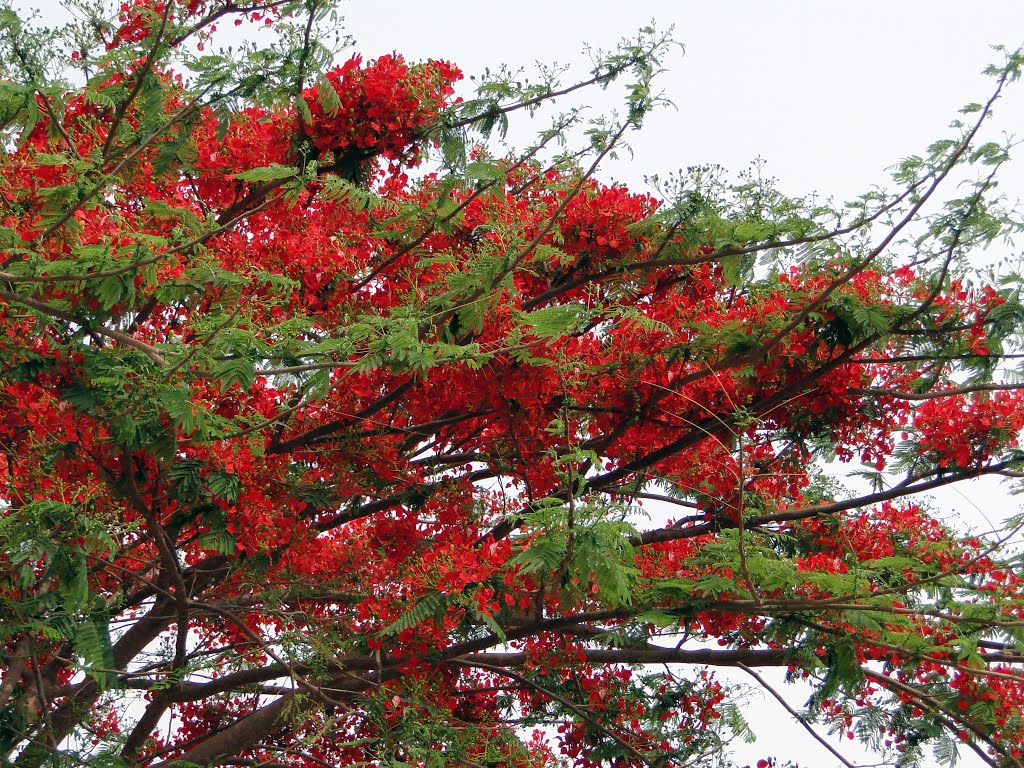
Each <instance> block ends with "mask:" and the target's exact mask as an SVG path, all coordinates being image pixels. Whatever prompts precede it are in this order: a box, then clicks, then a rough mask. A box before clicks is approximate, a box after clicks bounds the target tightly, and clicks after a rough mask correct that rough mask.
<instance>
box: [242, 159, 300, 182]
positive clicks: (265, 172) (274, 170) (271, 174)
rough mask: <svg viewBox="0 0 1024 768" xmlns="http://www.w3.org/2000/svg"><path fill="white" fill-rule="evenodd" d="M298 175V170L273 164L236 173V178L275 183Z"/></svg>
mask: <svg viewBox="0 0 1024 768" xmlns="http://www.w3.org/2000/svg"><path fill="white" fill-rule="evenodd" d="M298 175H299V170H298V168H293V167H292V166H288V165H279V164H278V163H271V164H270V165H267V166H264V167H263V168H253V169H252V170H250V171H242V172H241V173H236V174H235V178H236V179H237V180H238V181H274V180H276V179H290V178H292V177H293V176H298Z"/></svg>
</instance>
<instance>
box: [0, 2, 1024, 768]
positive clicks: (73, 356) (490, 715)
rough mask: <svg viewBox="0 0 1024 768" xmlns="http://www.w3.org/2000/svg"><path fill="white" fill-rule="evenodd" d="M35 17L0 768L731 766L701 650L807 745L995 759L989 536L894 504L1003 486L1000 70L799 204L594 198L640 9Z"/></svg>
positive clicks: (1012, 594)
mask: <svg viewBox="0 0 1024 768" xmlns="http://www.w3.org/2000/svg"><path fill="white" fill-rule="evenodd" d="M72 10H73V12H72V13H70V14H69V16H68V18H69V19H70V21H69V22H68V23H65V24H62V25H60V26H58V27H54V28H45V27H43V26H40V25H38V24H32V23H29V22H27V21H26V20H24V19H22V18H20V17H19V15H18V14H17V13H16V12H15V11H14V10H13V9H12V8H10V7H7V6H3V7H2V8H0V35H2V39H0V131H2V138H0V143H2V154H0V404H2V408H3V413H4V418H3V420H2V422H0V453H2V460H0V543H2V549H0V671H2V678H0V763H3V764H11V765H14V766H18V768H42V767H43V766H97V767H103V768H126V767H127V766H145V767H146V768H186V766H195V765H198V766H213V765H236V766H253V767H254V768H255V767H256V766H268V767H270V766H273V767H275V768H276V767H282V768H283V767H284V766H295V767H296V768H316V767H318V766H319V767H321V768H322V767H323V766H390V767H394V768H401V767H404V766H452V765H458V766H491V767H497V766H505V767H506V768H527V767H528V766H529V767H531V768H540V767H541V766H552V767H553V766H567V765H572V766H580V767H581V768H587V767H589V766H627V765H628V766H633V765H637V766H639V765H647V766H662V767H664V768H668V767H669V766H677V767H678V766H700V765H727V764H728V760H727V758H726V757H724V755H726V754H727V753H728V750H729V745H730V742H732V741H733V740H734V739H745V738H749V736H750V733H751V727H750V725H749V724H748V723H747V722H746V721H745V719H744V717H743V712H742V708H741V706H740V705H739V703H738V702H739V701H740V697H741V696H742V689H741V688H740V687H739V686H738V684H737V683H736V682H735V680H736V679H737V677H736V675H730V676H728V677H727V678H723V677H722V676H721V675H720V674H718V673H717V670H719V669H720V668H732V669H733V670H736V671H737V672H738V673H740V674H743V675H745V676H746V677H747V678H748V679H749V682H750V684H752V685H754V686H763V687H764V688H765V689H766V690H768V691H769V692H770V693H771V694H772V695H773V696H777V697H779V699H780V701H782V702H783V706H785V707H786V708H787V709H788V710H789V711H790V713H791V714H792V715H793V717H795V718H798V719H799V721H800V722H801V723H802V724H804V726H805V727H806V729H807V732H808V738H815V739H818V740H819V741H820V742H821V743H823V744H824V745H826V747H827V748H828V749H829V750H830V751H832V752H833V754H834V755H835V756H836V759H838V760H840V761H842V762H844V763H845V764H847V765H849V764H850V763H849V762H848V761H847V760H846V759H845V758H843V757H842V755H841V750H839V749H837V748H836V747H835V746H833V745H834V744H835V740H834V739H833V738H831V737H829V734H830V733H831V734H834V733H837V732H838V733H841V734H847V735H849V736H850V738H859V739H860V740H861V741H863V742H864V743H865V744H867V745H868V746H869V747H870V748H872V749H875V750H877V751H879V752H881V753H883V754H884V755H886V756H887V759H889V760H890V761H891V762H893V763H894V764H896V765H899V766H912V765H917V764H921V763H927V762H928V761H930V760H933V759H937V760H939V761H940V762H943V763H946V764H949V765H952V764H953V763H954V762H955V761H956V757H957V754H958V753H959V752H962V751H973V752H974V753H976V755H977V756H978V757H980V759H982V760H984V761H985V762H986V763H988V764H990V765H993V766H1017V767H1018V768H1021V767H1022V766H1024V669H1022V664H1024V591H1022V587H1021V583H1022V578H1024V577H1022V576H1021V564H1020V561H1019V551H1018V549H1017V548H1016V546H1015V542H1016V541H1017V540H1019V532H1020V530H1021V528H1022V527H1024V518H1020V519H1011V520H1009V521H1007V522H1006V523H1005V525H1004V526H1002V527H1000V528H999V529H998V530H993V531H988V532H984V533H979V532H971V531H967V530H965V529H964V528H962V527H957V526H955V525H950V524H948V523H947V522H945V521H944V517H943V515H942V510H937V509H933V508H931V507H930V506H929V504H928V503H926V502H924V501H922V500H921V498H920V496H919V495H920V494H922V493H926V492H927V491H930V490H933V489H936V488H939V487H941V486H945V485H949V484H952V483H956V482H960V481H964V480H969V479H972V478H977V477H981V476H984V475H995V476H1004V477H1006V478H1011V479H1015V478H1019V477H1022V476H1024V475H1022V473H1024V450H1022V449H1021V448H1020V447H1019V445H1018V439H1019V436H1020V433H1021V430H1022V428H1024V384H1021V383H1020V382H1021V380H1022V379H1021V371H1020V368H1019V363H1018V362H1017V361H1018V360H1019V359H1020V358H1021V357H1022V356H1024V349H1022V344H1021V342H1022V339H1021V333H1020V331H1021V327H1022V326H1021V322H1022V319H1024V307H1022V304H1021V297H1020V281H1021V278H1020V277H1019V276H1018V275H1017V274H1016V273H1015V272H1014V269H1015V267H1016V264H1015V262H1014V260H1013V259H1011V258H1009V257H1007V258H1006V259H1004V261H1003V263H1002V264H1000V265H999V267H998V268H992V269H988V270H979V269H978V268H977V263H978V254H979V253H980V252H981V251H982V250H983V249H986V248H990V253H991V252H994V251H996V250H997V249H999V250H1008V249H1009V246H1008V245H1007V242H1008V238H1009V237H1010V236H1012V235H1014V234H1015V233H1017V232H1019V230H1020V223H1019V222H1018V220H1017V219H1015V218H1014V216H1013V211H1012V208H1011V207H1009V206H1006V205H1004V204H1003V202H1002V201H1001V199H1000V198H999V197H998V195H997V192H996V182H997V174H998V172H999V171H1000V169H1001V168H1002V167H1003V166H1004V164H1005V162H1006V161H1007V159H1008V156H1009V150H1010V148H1011V147H1012V140H1009V139H1007V140H1006V141H1004V142H1002V143H1000V142H998V141H989V140H988V139H987V138H986V129H987V127H988V124H989V122H990V121H991V115H992V108H993V105H994V104H995V103H996V101H997V100H998V99H999V97H1000V95H1001V94H1002V92H1003V90H1004V88H1005V87H1007V86H1008V84H1009V83H1010V82H1011V81H1014V80H1016V79H1018V77H1019V75H1020V70H1021V66H1022V64H1024V57H1022V55H1021V54H1020V53H1018V52H1010V51H1000V53H999V55H1000V56H1001V59H1000V61H999V62H998V63H997V64H995V65H993V66H992V67H991V68H990V70H989V74H990V75H991V76H992V82H993V88H992V91H991V92H990V93H989V94H988V96H987V97H986V99H985V100H984V101H982V102H979V103H976V104H969V105H967V106H966V107H964V109H963V110H962V111H961V114H960V115H959V116H958V118H957V120H956V121H955V122H954V123H953V125H952V128H951V130H950V133H949V136H948V137H947V138H944V139H941V140H939V141H936V142H935V143H934V144H932V145H931V146H930V147H928V148H927V149H926V150H925V151H924V152H923V153H922V154H921V155H919V156H914V157H910V158H908V159H906V160H904V161H903V162H901V163H900V164H899V165H897V166H896V167H895V169H894V172H893V177H892V180H891V182H890V184H889V188H888V189H882V188H878V189H874V190H871V191H869V192H868V193H866V194H864V195H863V196H862V197H860V198H858V199H857V200H854V201H851V202H849V203H845V204H842V205H837V204H833V203H831V202H825V201H822V200H821V199H819V198H817V197H815V196H813V195H808V196H806V197H796V198H795V197H792V196H789V195H786V194H783V193H782V192H781V191H780V190H779V188H778V187H777V186H776V184H775V183H774V181H773V180H771V179H767V178H764V177H763V176H762V175H760V174H759V173H757V170H756V168H755V169H754V170H753V171H750V172H747V173H744V174H740V175H739V176H737V177H734V178H730V177H727V176H725V175H724V174H723V173H721V172H720V171H719V170H718V169H715V168H709V167H700V168H692V169H689V170H688V171H686V172H682V173H679V174H672V175H662V177H661V179H660V180H658V181H657V190H658V193H657V194H656V195H655V194H640V193H636V192H632V191H630V190H628V189H626V188H624V187H622V186H619V185H614V184H611V185H609V184H604V183H602V182H601V180H600V178H601V170H600V166H601V163H602V161H603V160H605V159H606V158H607V157H608V156H609V155H611V154H613V153H615V152H616V151H621V149H622V147H623V144H624V142H626V141H628V138H629V135H630V133H631V132H632V131H633V130H635V129H637V128H639V127H640V126H641V124H642V122H643V119H644V117H645V115H646V114H647V113H648V112H649V111H650V110H651V109H653V108H656V107H658V106H659V105H660V104H661V103H662V102H663V101H664V99H663V97H662V96H660V95H659V91H658V86H657V83H656V76H657V74H658V72H659V69H660V67H661V61H662V59H663V57H664V54H665V51H666V50H667V48H668V47H669V46H671V45H672V41H671V39H670V38H669V37H666V36H665V35H663V34H661V33H660V32H659V31H658V30H656V29H655V28H653V27H652V28H648V29H644V30H641V31H640V32H639V33H638V35H637V36H635V37H634V38H631V39H627V40H625V41H623V42H622V43H621V44H620V45H619V46H618V47H617V48H614V49H612V50H610V51H606V52H603V53H597V52H595V53H594V54H593V56H592V60H591V62H590V65H589V66H590V71H589V72H588V73H587V74H585V75H583V76H582V77H581V78H580V79H578V80H572V79H570V77H569V75H567V74H566V73H565V72H563V71H560V70H542V71H541V72H540V74H539V75H538V76H537V77H535V78H534V79H532V80H528V79H526V78H524V77H522V76H521V75H520V74H519V73H514V72H509V71H507V70H504V69H500V68H499V69H495V70H494V71H491V72H488V73H487V75H486V76H485V77H483V78H480V79H474V80H473V81H464V80H463V78H462V73H461V72H460V70H459V69H458V67H457V66H456V64H453V63H450V62H447V61H444V60H430V61H425V62H412V61H407V60H406V59H405V58H403V57H402V56H401V55H400V54H397V53H396V54H393V55H387V56H381V57H380V58H377V59H375V60H364V59H363V58H361V57H360V56H359V55H358V54H356V55H351V54H350V52H348V51H345V50H343V48H344V45H345V41H341V40H338V39H337V38H335V37H332V34H333V33H332V32H331V30H332V29H334V28H336V18H335V16H334V14H335V10H334V9H333V8H332V7H331V6H330V5H329V4H328V3H327V2H324V0H298V1H294V2H276V1H275V0H271V2H268V3H258V4H248V3H239V2H235V1H234V0H189V2H187V3H185V2H178V1H177V0H128V1H127V2H125V3H124V4H122V5H120V7H119V9H115V11H114V12H113V13H108V12H106V11H105V10H104V8H102V7H100V6H99V5H96V4H94V3H90V2H84V3H82V4H81V5H78V6H76V7H75V8H74V9H72ZM231 24H234V25H239V26H242V27H246V26H249V27H252V28H254V29H255V28H260V29H263V28H267V31H268V34H270V35H271V41H272V42H270V43H269V44H267V45H264V46H256V45H243V46H241V47H240V48H235V49H225V50H219V49H218V34H219V33H217V32H216V27H217V26H218V25H229V26H230V25H231ZM338 62H341V63H340V64H339V63H338ZM595 88H606V89H611V90H615V92H617V93H621V96H622V102H621V103H622V107H621V109H620V111H619V112H618V113H617V114H613V115H610V116H607V117H604V118H593V117H591V116H589V115H588V113H587V112H586V111H585V110H582V109H581V108H579V107H578V106H574V105H577V104H578V101H574V99H577V97H580V96H581V95H582V96H583V99H584V100H585V99H586V94H587V93H588V90H587V89H595ZM616 89H617V90H616ZM552 106H553V109H548V107H552ZM559 110H560V111H559ZM538 111H541V112H542V113H543V114H546V115H548V116H551V117H550V119H551V122H550V125H547V124H545V125H546V127H545V128H544V129H543V130H541V131H539V132H538V133H537V138H536V140H535V141H534V142H533V143H532V144H530V145H528V146H526V147H523V148H521V149H518V150H508V149H507V148H506V147H505V145H503V144H502V142H501V141H500V138H501V137H502V136H503V135H504V133H505V131H506V130H507V129H508V126H509V124H510V122H512V121H518V120H525V119H526V117H527V116H528V115H530V114H534V113H538ZM552 115H553V116H552ZM836 460H838V461H840V462H845V463H848V464H853V465H857V466H858V467H859V468H860V470H861V472H862V475H863V478H862V479H863V483H862V484H861V485H860V486H858V487H860V488H862V490H860V491H856V490H850V489H847V488H845V487H844V486H843V485H842V484H840V483H839V482H838V481H836V480H835V479H834V476H833V474H830V472H829V465H830V463H831V462H834V461H836ZM769 668H778V669H782V670H786V672H787V675H788V677H789V678H790V679H791V680H793V681H802V686H803V687H798V688H797V690H799V691H801V692H803V691H810V693H809V694H806V693H804V694H802V695H803V696H804V698H806V696H807V695H810V699H809V700H807V701H799V700H798V701H796V702H795V703H790V702H789V701H788V699H792V698H793V696H792V694H791V693H790V692H789V691H787V690H786V689H780V688H779V687H778V686H776V685H774V684H773V683H772V682H771V679H770V677H766V676H765V673H764V670H765V669H769ZM787 695H788V699H787ZM794 757H795V755H786V754H780V755H765V757H764V758H763V759H762V760H761V761H760V762H758V764H757V765H758V766H759V767H760V768H765V766H769V765H772V766H782V765H785V764H789V763H790V761H791V759H793V758H794Z"/></svg>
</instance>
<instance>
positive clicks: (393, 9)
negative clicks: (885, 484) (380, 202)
mask: <svg viewBox="0 0 1024 768" xmlns="http://www.w3.org/2000/svg"><path fill="white" fill-rule="evenodd" d="M342 11H343V13H344V14H345V16H346V23H345V31H346V32H347V33H349V34H351V35H353V36H354V37H355V39H356V50H358V51H359V52H361V53H363V54H364V56H365V57H367V58H372V57H374V56H377V55H380V54H382V53H390V52H392V51H398V52H400V53H403V54H404V55H405V56H406V57H407V58H409V59H413V60H420V59H424V58H444V59H448V60H451V61H453V62H454V63H455V64H457V65H459V66H460V67H462V69H463V70H464V71H465V72H466V74H467V75H469V74H472V73H478V72H481V71H482V70H483V68H484V67H486V66H490V67H492V68H494V67H495V66H496V65H498V64H501V63H505V64H508V65H510V66H512V67H513V68H515V67H520V66H523V67H526V68H527V69H528V70H529V69H530V68H531V67H532V65H533V63H534V62H535V61H542V62H547V63H551V62H555V61H557V62H559V63H574V62H575V63H578V64H579V67H580V68H579V72H580V73H583V72H585V71H586V61H587V60H586V58H585V57H584V56H582V55H581V51H582V47H583V44H584V43H585V42H586V43H590V44H591V45H593V46H595V47H605V48H607V47H611V46H612V45H614V43H615V42H616V41H617V40H618V39H619V38H621V37H623V36H627V35H629V34H631V33H632V32H634V31H635V30H637V29H639V28H640V27H641V26H644V25H646V24H647V23H649V22H650V21H651V20H652V19H655V20H656V21H657V24H658V27H659V28H667V27H668V26H670V25H674V26H675V37H676V39H677V40H679V41H680V42H681V43H683V44H684V45H685V48H686V50H685V54H681V53H677V54H675V55H674V56H673V57H672V58H670V59H669V60H668V61H667V62H666V64H667V66H668V67H669V69H670V70H671V71H670V72H668V73H666V74H664V75H663V76H662V77H661V78H660V80H659V83H660V85H661V87H662V88H663V89H664V91H665V94H666V96H668V97H669V98H670V99H671V100H672V101H673V102H675V104H676V105H677V107H678V110H677V111H673V110H670V109H669V110H662V111H660V112H657V113H655V114H653V115H651V116H650V117H649V118H648V120H647V123H646V125H645V128H644V130H643V132H641V133H640V134H634V135H632V136H631V137H630V144H631V146H632V147H633V149H634V155H633V157H632V159H631V160H629V159H626V160H620V161H619V162H617V163H613V164H611V165H609V166H607V167H606V169H605V172H604V174H603V178H605V179H616V180H621V181H624V182H626V183H628V184H629V185H630V186H633V187H634V188H636V189H643V188H644V187H643V178H644V176H645V175H647V174H652V173H660V174H665V173H666V172H669V171H673V170H677V169H680V168H685V167H687V166H690V165H695V164H704V163H720V164H721V165H723V166H725V167H726V168H727V169H730V170H733V171H738V170H742V169H743V168H744V167H746V166H747V165H748V163H749V162H750V161H751V160H753V159H754V158H755V157H758V156H760V157H762V158H764V159H765V160H766V161H767V165H766V173H768V174H769V175H773V176H776V177H778V178H779V180H780V181H781V184H782V187H783V189H784V190H785V191H787V192H789V193H791V194H804V193H808V192H810V191H812V190H817V191H819V192H821V193H822V194H824V195H825V196H829V195H832V196H835V197H836V198H837V199H848V198H851V197H853V196H856V195H857V194H859V193H860V192H863V191H867V189H869V188H870V187H871V186H872V185H874V184H884V183H886V181H887V178H886V174H885V169H886V168H887V167H889V166H891V165H892V164H894V163H895V162H897V161H898V160H900V159H901V158H903V157H905V156H907V155H909V154H914V153H920V152H923V151H924V150H925V148H926V147H927V146H928V144H930V143H931V142H932V141H934V140H936V139H939V138H942V137H944V136H945V135H946V134H947V126H948V124H949V122H950V121H951V120H952V119H953V118H955V117H956V116H957V110H958V109H959V108H960V107H961V106H963V105H964V104H966V103H968V102H972V101H978V102H984V101H985V99H986V98H987V97H988V95H989V92H990V83H991V80H990V79H989V78H986V77H983V76H982V75H981V74H980V72H981V70H982V69H983V68H984V67H985V66H986V65H987V64H989V63H994V62H997V61H998V58H997V55H996V54H995V52H993V51H991V50H990V48H989V46H991V45H994V44H1003V45H1005V46H1007V47H1009V48H1015V47H1017V46H1019V45H1021V44H1022V43H1024V3H1021V2H975V3H973V4H968V3H965V2H962V0H961V1H960V2H951V1H949V0H930V1H927V0H903V1H902V2H892V1H891V0H890V2H880V1H879V0H861V2H858V3H851V2H845V3H837V2H827V1H820V2H814V1H813V0H785V1H783V0H776V1H775V2H768V1H765V0H761V1H760V2H759V1H758V0H725V1H723V2H713V0H703V2H693V0H677V2H669V1H668V0H660V1H659V0H633V1H632V2H623V0H615V1H614V2H612V1H610V0H592V1H591V2H582V1H580V0H563V1H561V2H559V1H558V0H546V1H544V0H516V2H493V1H491V0H486V1H485V0H478V1H477V2H470V1H468V0H448V2H445V3H443V4H427V3H411V2H407V1H405V0H377V2H360V1H359V0H355V1H354V2H348V3H346V4H344V5H343V6H342ZM588 98H592V99H593V100H594V101H598V102H599V101H600V99H601V98H602V97H601V94H600V93H595V94H594V95H593V96H592V97H588ZM993 127H994V128H995V129H997V130H998V131H1005V132H1007V133H1010V134H1013V133H1014V132H1015V131H1020V132H1022V133H1024V83H1022V84H1020V85H1019V86H1017V87H1016V88H1014V89H1011V91H1010V92H1009V94H1008V96H1006V97H1005V98H1004V99H1003V100H1002V101H1001V102H1000V104H999V106H998V107H997V109H996V119H995V121H994V122H993ZM1002 189H1003V191H1004V192H1005V193H1007V194H1008V195H1010V196H1011V197H1013V198H1016V197H1024V165H1021V164H1018V165H1016V166H1013V165H1011V167H1009V168H1008V169H1007V170H1006V171H1005V173H1004V175H1003V177H1002ZM1017 253H1018V254H1019V249H1018V250H1017ZM996 255H997V254H993V256H996ZM936 502H937V503H938V504H940V505H941V506H942V509H943V511H944V512H946V513H948V514H949V515H950V516H956V517H962V518H967V519H972V518H973V519H974V520H978V521H979V522H978V523H977V525H979V526H980V525H982V524H983V523H982V521H981V520H980V519H979V518H980V514H979V513H983V514H984V515H986V516H987V517H989V518H991V519H992V520H993V522H997V523H998V522H999V521H1001V520H1002V519H1005V518H1006V517H1007V516H1008V515H1010V514H1013V513H1015V512H1017V511H1019V504H1018V502H1017V501H1016V500H1015V499H1013V498H1011V497H1010V496H1009V495H1008V494H1007V493H1006V492H1005V490H1004V489H1000V488H999V487H997V486H996V485H995V484H994V483H988V484H986V485H985V486H978V485H972V486H961V487H960V488H958V489H957V490H951V491H949V492H947V493H944V494H942V495H941V496H937V497H936ZM775 679H777V677H776V678H775ZM789 698H790V699H791V703H794V704H795V705H796V706H797V707H798V708H799V707H800V705H801V704H802V703H803V701H804V699H805V698H806V693H805V692H803V691H799V690H798V691H793V692H792V695H790V696H789ZM748 715H749V719H750V721H751V723H752V725H753V726H754V728H755V730H756V731H757V732H758V734H759V736H760V738H759V740H758V742H757V743H756V744H755V745H753V746H752V747H745V746H742V745H741V748H740V749H739V750H738V754H737V758H738V760H739V764H740V765H743V764H744V761H748V760H749V761H750V762H751V763H753V762H755V761H756V760H757V758H759V757H763V756H765V755H768V754H774V755H776V756H778V757H779V758H780V759H781V760H786V759H791V760H794V761H798V762H799V763H800V764H801V765H802V766H812V767H817V766H822V767H823V768H831V766H835V765H838V761H837V760H836V759H835V758H834V757H832V756H831V755H829V754H828V753H827V752H826V751H825V750H824V749H822V748H821V747H820V746H819V745H818V744H816V743H814V742H813V741H811V740H810V738H809V737H808V736H807V734H806V733H805V732H804V731H803V730H802V729H800V727H799V726H797V725H795V724H792V723H791V722H789V718H788V716H787V715H786V713H785V712H783V711H782V710H781V708H779V707H778V705H777V704H776V703H775V702H774V701H769V700H768V699H767V697H766V696H765V697H760V696H758V695H755V696H754V699H753V702H752V704H751V706H750V707H749V708H748ZM832 743H834V744H835V745H836V746H838V747H840V748H841V751H842V752H843V753H844V754H845V755H846V757H847V758H848V759H850V760H854V761H858V762H860V763H862V764H871V763H874V762H875V758H872V757H869V756H867V755H864V754H863V753H862V752H861V751H860V750H858V749H857V748H856V747H852V745H851V744H850V743H849V742H845V743H841V742H839V741H836V740H834V739H832ZM961 755H962V761H961V763H960V765H961V766H965V767H966V766H974V765H980V764H981V763H980V761H979V760H977V758H976V757H975V756H974V755H973V754H972V753H970V752H969V751H968V750H966V749H965V750H963V751H962V753H961Z"/></svg>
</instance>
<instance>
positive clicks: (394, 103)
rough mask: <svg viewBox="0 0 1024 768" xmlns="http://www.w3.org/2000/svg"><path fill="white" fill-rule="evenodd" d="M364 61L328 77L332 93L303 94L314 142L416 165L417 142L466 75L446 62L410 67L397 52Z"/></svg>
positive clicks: (355, 60)
mask: <svg viewBox="0 0 1024 768" xmlns="http://www.w3.org/2000/svg"><path fill="white" fill-rule="evenodd" d="M361 63H362V57H361V56H359V55H358V54H357V55H355V56H353V57H352V58H350V59H349V60H348V61H346V62H345V63H344V64H342V65H341V66H340V67H335V68H334V69H332V70H330V71H329V72H328V73H327V74H326V79H327V81H328V83H330V86H331V87H332V88H333V89H334V93H333V94H326V93H323V92H322V91H321V87H322V86H314V87H311V88H307V89H306V90H305V91H304V93H303V95H304V96H305V98H306V101H307V103H308V104H309V110H310V113H311V114H312V116H313V124H312V126H310V131H311V138H312V141H313V143H314V144H315V145H316V146H317V148H318V149H320V150H322V151H328V150H329V151H333V152H335V153H349V152H360V151H364V152H366V153H367V154H380V155H382V156H383V157H385V158H388V159H389V160H393V161H399V162H402V163H405V164H409V165H414V164H415V163H416V162H417V160H418V158H419V150H418V148H417V146H416V144H417V142H419V141H421V140H423V139H424V138H425V134H426V132H427V131H428V130H429V129H430V128H431V127H433V124H434V123H435V121H436V120H437V117H438V115H439V114H440V112H441V110H442V109H444V108H445V107H446V106H448V105H449V104H451V103H452V99H451V97H452V95H453V94H454V93H455V89H454V87H453V85H454V83H455V82H457V81H458V80H460V79H461V78H462V72H461V71H459V69H458V68H456V67H454V66H452V65H451V64H449V63H448V62H445V61H428V62H426V63H423V64H415V65H410V64H407V63H406V61H405V59H404V58H403V57H402V56H399V55H397V54H389V55H386V56H381V57H380V58H379V59H376V60H374V61H371V62H370V63H369V64H367V65H366V66H365V67H364V66H360V65H361Z"/></svg>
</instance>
